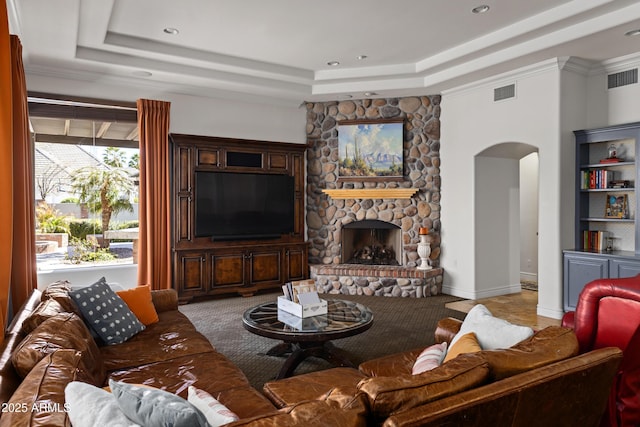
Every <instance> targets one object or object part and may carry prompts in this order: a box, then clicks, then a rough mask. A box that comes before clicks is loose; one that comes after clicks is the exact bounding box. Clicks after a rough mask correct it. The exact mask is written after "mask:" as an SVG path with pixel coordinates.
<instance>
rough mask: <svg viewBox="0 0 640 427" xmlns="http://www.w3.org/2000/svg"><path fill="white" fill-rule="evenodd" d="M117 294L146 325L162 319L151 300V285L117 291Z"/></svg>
mask: <svg viewBox="0 0 640 427" xmlns="http://www.w3.org/2000/svg"><path fill="white" fill-rule="evenodd" d="M116 294H118V296H119V297H120V298H122V299H123V300H124V302H125V303H127V306H129V309H130V310H131V311H132V312H133V314H135V315H136V317H137V318H138V320H139V321H140V322H142V323H143V324H144V325H151V324H152V323H156V322H157V321H158V320H160V319H158V313H157V312H156V308H155V306H154V305H153V301H152V300H151V288H150V287H149V285H144V286H136V287H135V288H131V289H125V290H123V291H117V292H116Z"/></svg>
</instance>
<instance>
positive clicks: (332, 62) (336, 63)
mask: <svg viewBox="0 0 640 427" xmlns="http://www.w3.org/2000/svg"><path fill="white" fill-rule="evenodd" d="M327 65H330V66H332V67H337V66H338V65H340V63H339V62H338V61H329V62H327Z"/></svg>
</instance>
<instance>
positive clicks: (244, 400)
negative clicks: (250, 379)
mask: <svg viewBox="0 0 640 427" xmlns="http://www.w3.org/2000/svg"><path fill="white" fill-rule="evenodd" d="M196 387H198V386H197V385H196ZM198 388H200V387H198ZM202 389H203V390H205V389H204V388H202ZM205 391H207V393H209V394H210V395H211V396H213V397H214V398H216V399H217V400H218V401H219V402H220V403H222V404H223V405H224V406H226V407H227V408H229V410H230V411H232V412H233V413H234V414H236V415H237V416H238V418H240V419H244V418H251V417H257V416H261V415H264V414H272V413H274V412H276V411H277V410H278V408H276V407H275V406H274V405H273V404H272V403H271V402H270V401H269V399H267V398H266V397H265V396H264V395H263V394H262V393H260V392H259V391H258V390H256V389H255V388H253V387H251V386H250V385H248V384H247V385H244V386H240V387H231V388H226V389H224V390H219V391H209V390H205Z"/></svg>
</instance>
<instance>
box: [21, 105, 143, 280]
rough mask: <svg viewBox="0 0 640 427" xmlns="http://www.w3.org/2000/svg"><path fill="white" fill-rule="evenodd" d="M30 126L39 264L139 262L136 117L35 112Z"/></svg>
mask: <svg viewBox="0 0 640 427" xmlns="http://www.w3.org/2000/svg"><path fill="white" fill-rule="evenodd" d="M51 108H52V107H51V106H49V107H48V109H51ZM30 110H31V105H30ZM67 111H68V110H67ZM53 115H54V116H55V114H53ZM93 115H98V116H99V115H100V114H99V113H93ZM30 127H31V137H32V141H33V148H34V151H33V153H34V155H33V157H34V173H35V176H34V185H35V199H36V200H35V206H36V249H37V263H38V270H52V269H65V268H76V267H86V266H89V265H95V264H100V265H108V264H131V263H134V262H136V260H135V255H137V253H136V252H137V250H136V249H137V237H138V228H137V227H138V198H139V193H138V184H139V181H138V177H139V162H138V161H139V149H138V128H137V123H136V122H135V121H121V120H120V121H114V120H113V119H112V118H106V119H103V120H100V119H95V118H92V119H85V118H65V117H40V116H31V117H30Z"/></svg>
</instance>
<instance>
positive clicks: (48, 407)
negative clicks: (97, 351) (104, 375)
mask: <svg viewBox="0 0 640 427" xmlns="http://www.w3.org/2000/svg"><path fill="white" fill-rule="evenodd" d="M81 364H82V353H81V352H79V351H76V350H57V351H55V352H53V353H51V354H48V355H47V356H45V357H44V358H43V359H42V360H41V361H40V362H38V364H37V365H36V366H35V367H34V368H33V369H32V370H31V372H29V374H28V375H27V376H26V377H25V379H24V380H23V381H22V383H21V384H20V386H19V387H18V389H17V390H16V391H15V392H14V393H13V395H12V396H11V399H10V400H9V402H8V403H7V408H16V410H14V411H9V412H6V413H4V414H2V417H1V418H0V427H9V426H11V427H16V426H31V427H36V426H68V425H69V419H68V416H67V411H66V409H65V395H64V389H65V387H66V386H67V384H69V383H70V382H71V381H82V382H86V383H89V384H91V381H92V379H91V378H90V377H89V376H87V375H86V374H85V370H84V369H81ZM17 408H24V409H17Z"/></svg>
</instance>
